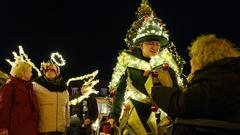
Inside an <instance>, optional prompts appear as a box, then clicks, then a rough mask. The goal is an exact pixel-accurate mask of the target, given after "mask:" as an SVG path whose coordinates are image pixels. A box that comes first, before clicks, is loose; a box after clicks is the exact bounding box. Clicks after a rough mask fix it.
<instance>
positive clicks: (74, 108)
mask: <svg viewBox="0 0 240 135" xmlns="http://www.w3.org/2000/svg"><path fill="white" fill-rule="evenodd" d="M73 88H79V89H80V91H79V92H76V91H75V90H74V89H71V86H70V90H69V91H70V92H69V93H71V94H70V95H71V96H70V97H71V98H70V99H76V98H79V97H80V96H83V95H86V93H87V92H88V88H89V85H86V84H82V86H81V87H73ZM79 89H78V90H79ZM74 91H75V92H74ZM95 97H96V94H95V93H92V94H90V95H89V96H88V97H87V98H84V99H83V100H82V101H81V102H80V103H77V104H76V105H71V106H70V110H71V111H70V114H71V124H70V128H69V131H68V135H92V134H94V132H93V129H92V127H91V125H92V123H93V122H95V121H96V120H97V118H98V106H97V100H96V98H95Z"/></svg>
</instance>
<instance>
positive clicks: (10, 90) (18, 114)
mask: <svg viewBox="0 0 240 135" xmlns="http://www.w3.org/2000/svg"><path fill="white" fill-rule="evenodd" d="M31 76H32V66H31V65H30V64H29V63H28V62H26V61H23V60H20V61H16V62H15V64H14V65H13V66H12V69H11V71H10V77H9V79H8V80H7V82H6V84H4V86H3V87H2V89H1V92H0V129H1V131H0V134H1V133H5V134H7V135H8V134H9V135H37V131H38V111H37V104H36V98H35V94H34V92H33V87H32V84H31V81H30V79H31Z"/></svg>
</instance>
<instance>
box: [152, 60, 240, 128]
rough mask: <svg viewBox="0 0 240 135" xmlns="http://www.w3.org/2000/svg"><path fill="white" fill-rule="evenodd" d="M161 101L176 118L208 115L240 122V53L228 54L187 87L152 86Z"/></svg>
mask: <svg viewBox="0 0 240 135" xmlns="http://www.w3.org/2000/svg"><path fill="white" fill-rule="evenodd" d="M152 97H153V99H154V101H155V102H156V103H157V105H158V106H159V107H160V108H162V109H163V110H164V111H165V112H167V113H168V114H169V115H170V116H171V117H172V118H174V117H188V118H207V119H215V120H223V121H231V122H238V123H240V57H238V58H224V59H221V60H218V61H216V62H213V63H210V64H208V65H206V66H205V67H204V68H203V69H202V70H199V71H197V72H196V73H195V75H194V77H193V78H192V80H191V81H190V83H189V85H188V88H187V90H186V91H185V92H184V93H183V92H181V91H180V90H179V89H176V88H168V87H164V86H158V87H153V88H152Z"/></svg>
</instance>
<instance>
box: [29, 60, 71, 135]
mask: <svg viewBox="0 0 240 135" xmlns="http://www.w3.org/2000/svg"><path fill="white" fill-rule="evenodd" d="M40 70H41V71H42V76H40V77H37V78H36V79H34V81H33V89H34V91H35V92H36V96H37V100H38V104H39V107H40V120H39V130H38V132H39V134H41V135H45V134H46V135H64V134H65V132H66V129H67V128H68V127H69V126H70V109H69V105H68V102H69V93H68V90H67V85H66V81H65V80H64V78H63V77H62V76H61V74H60V68H59V66H58V65H57V64H55V63H53V62H52V61H48V62H42V63H41V68H40Z"/></svg>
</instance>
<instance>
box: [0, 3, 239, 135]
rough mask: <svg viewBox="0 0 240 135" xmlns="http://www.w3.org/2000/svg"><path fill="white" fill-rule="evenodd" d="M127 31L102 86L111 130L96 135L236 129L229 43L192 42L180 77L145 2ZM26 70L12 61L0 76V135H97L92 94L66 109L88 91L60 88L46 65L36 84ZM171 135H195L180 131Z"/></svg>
mask: <svg viewBox="0 0 240 135" xmlns="http://www.w3.org/2000/svg"><path fill="white" fill-rule="evenodd" d="M131 26H132V27H131V28H130V30H129V31H128V33H127V37H126V39H125V41H126V44H127V46H128V48H127V49H124V50H123V51H121V52H120V53H119V57H118V62H117V63H116V66H115V68H114V70H113V73H112V80H111V81H110V83H109V93H110V95H111V96H112V99H113V100H112V102H111V112H110V114H109V116H108V118H107V119H105V118H104V119H105V120H104V122H105V125H107V127H108V128H110V129H111V130H105V133H104V134H115V135H116V134H123V135H167V134H169V132H168V131H169V130H170V129H171V127H172V125H173V120H174V119H175V118H177V117H181V118H205V119H212V120H220V121H227V122H233V123H240V98H239V97H240V85H239V82H240V51H239V49H238V48H237V47H236V46H235V45H234V43H232V42H231V41H229V40H228V39H225V38H221V37H217V35H215V34H202V35H200V36H198V37H196V39H194V40H193V42H192V43H191V45H190V46H189V48H188V50H189V56H190V57H191V60H190V62H189V63H190V66H191V72H190V73H189V74H188V75H187V77H184V76H183V73H182V65H183V63H184V62H183V60H182V59H179V55H178V54H177V53H176V52H172V51H170V48H171V47H174V46H173V44H172V42H171V40H170V39H169V34H168V32H167V30H166V28H165V24H164V23H163V21H162V20H161V19H159V18H158V17H157V16H156V15H155V13H154V12H153V10H152V9H151V6H150V5H149V3H148V1H147V0H143V1H142V3H141V5H140V7H139V8H138V12H137V20H136V21H135V22H134V23H133V24H132V25H131ZM32 69H33V64H32V63H31V62H30V61H28V60H24V59H15V62H14V64H13V65H12V68H11V70H10V73H9V74H8V73H4V72H1V74H0V81H1V90H0V135H93V134H98V133H97V132H94V131H93V130H92V128H91V124H93V123H94V122H95V121H96V120H97V119H98V118H99V110H98V104H97V100H96V94H94V93H93V94H91V95H89V96H88V98H85V99H83V100H82V101H81V102H79V103H77V104H76V105H70V104H69V101H70V100H72V99H75V98H78V97H80V96H82V95H84V94H85V93H87V92H88V88H89V87H90V86H89V84H88V83H85V82H84V81H82V82H80V83H76V84H77V85H76V84H75V85H73V83H74V82H72V83H70V85H67V83H66V81H65V78H64V77H62V75H61V73H60V67H59V66H58V65H57V64H56V63H54V62H53V61H47V62H42V63H41V64H40V71H41V76H39V77H36V78H32ZM72 86H74V87H72ZM106 123H108V124H106ZM110 131H111V132H110ZM176 133H177V134H179V135H188V134H198V133H197V132H195V131H193V129H192V128H191V129H190V128H189V129H188V130H187V129H186V127H184V129H181V128H180V129H178V130H177V132H176ZM215 134H216V133H215Z"/></svg>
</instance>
